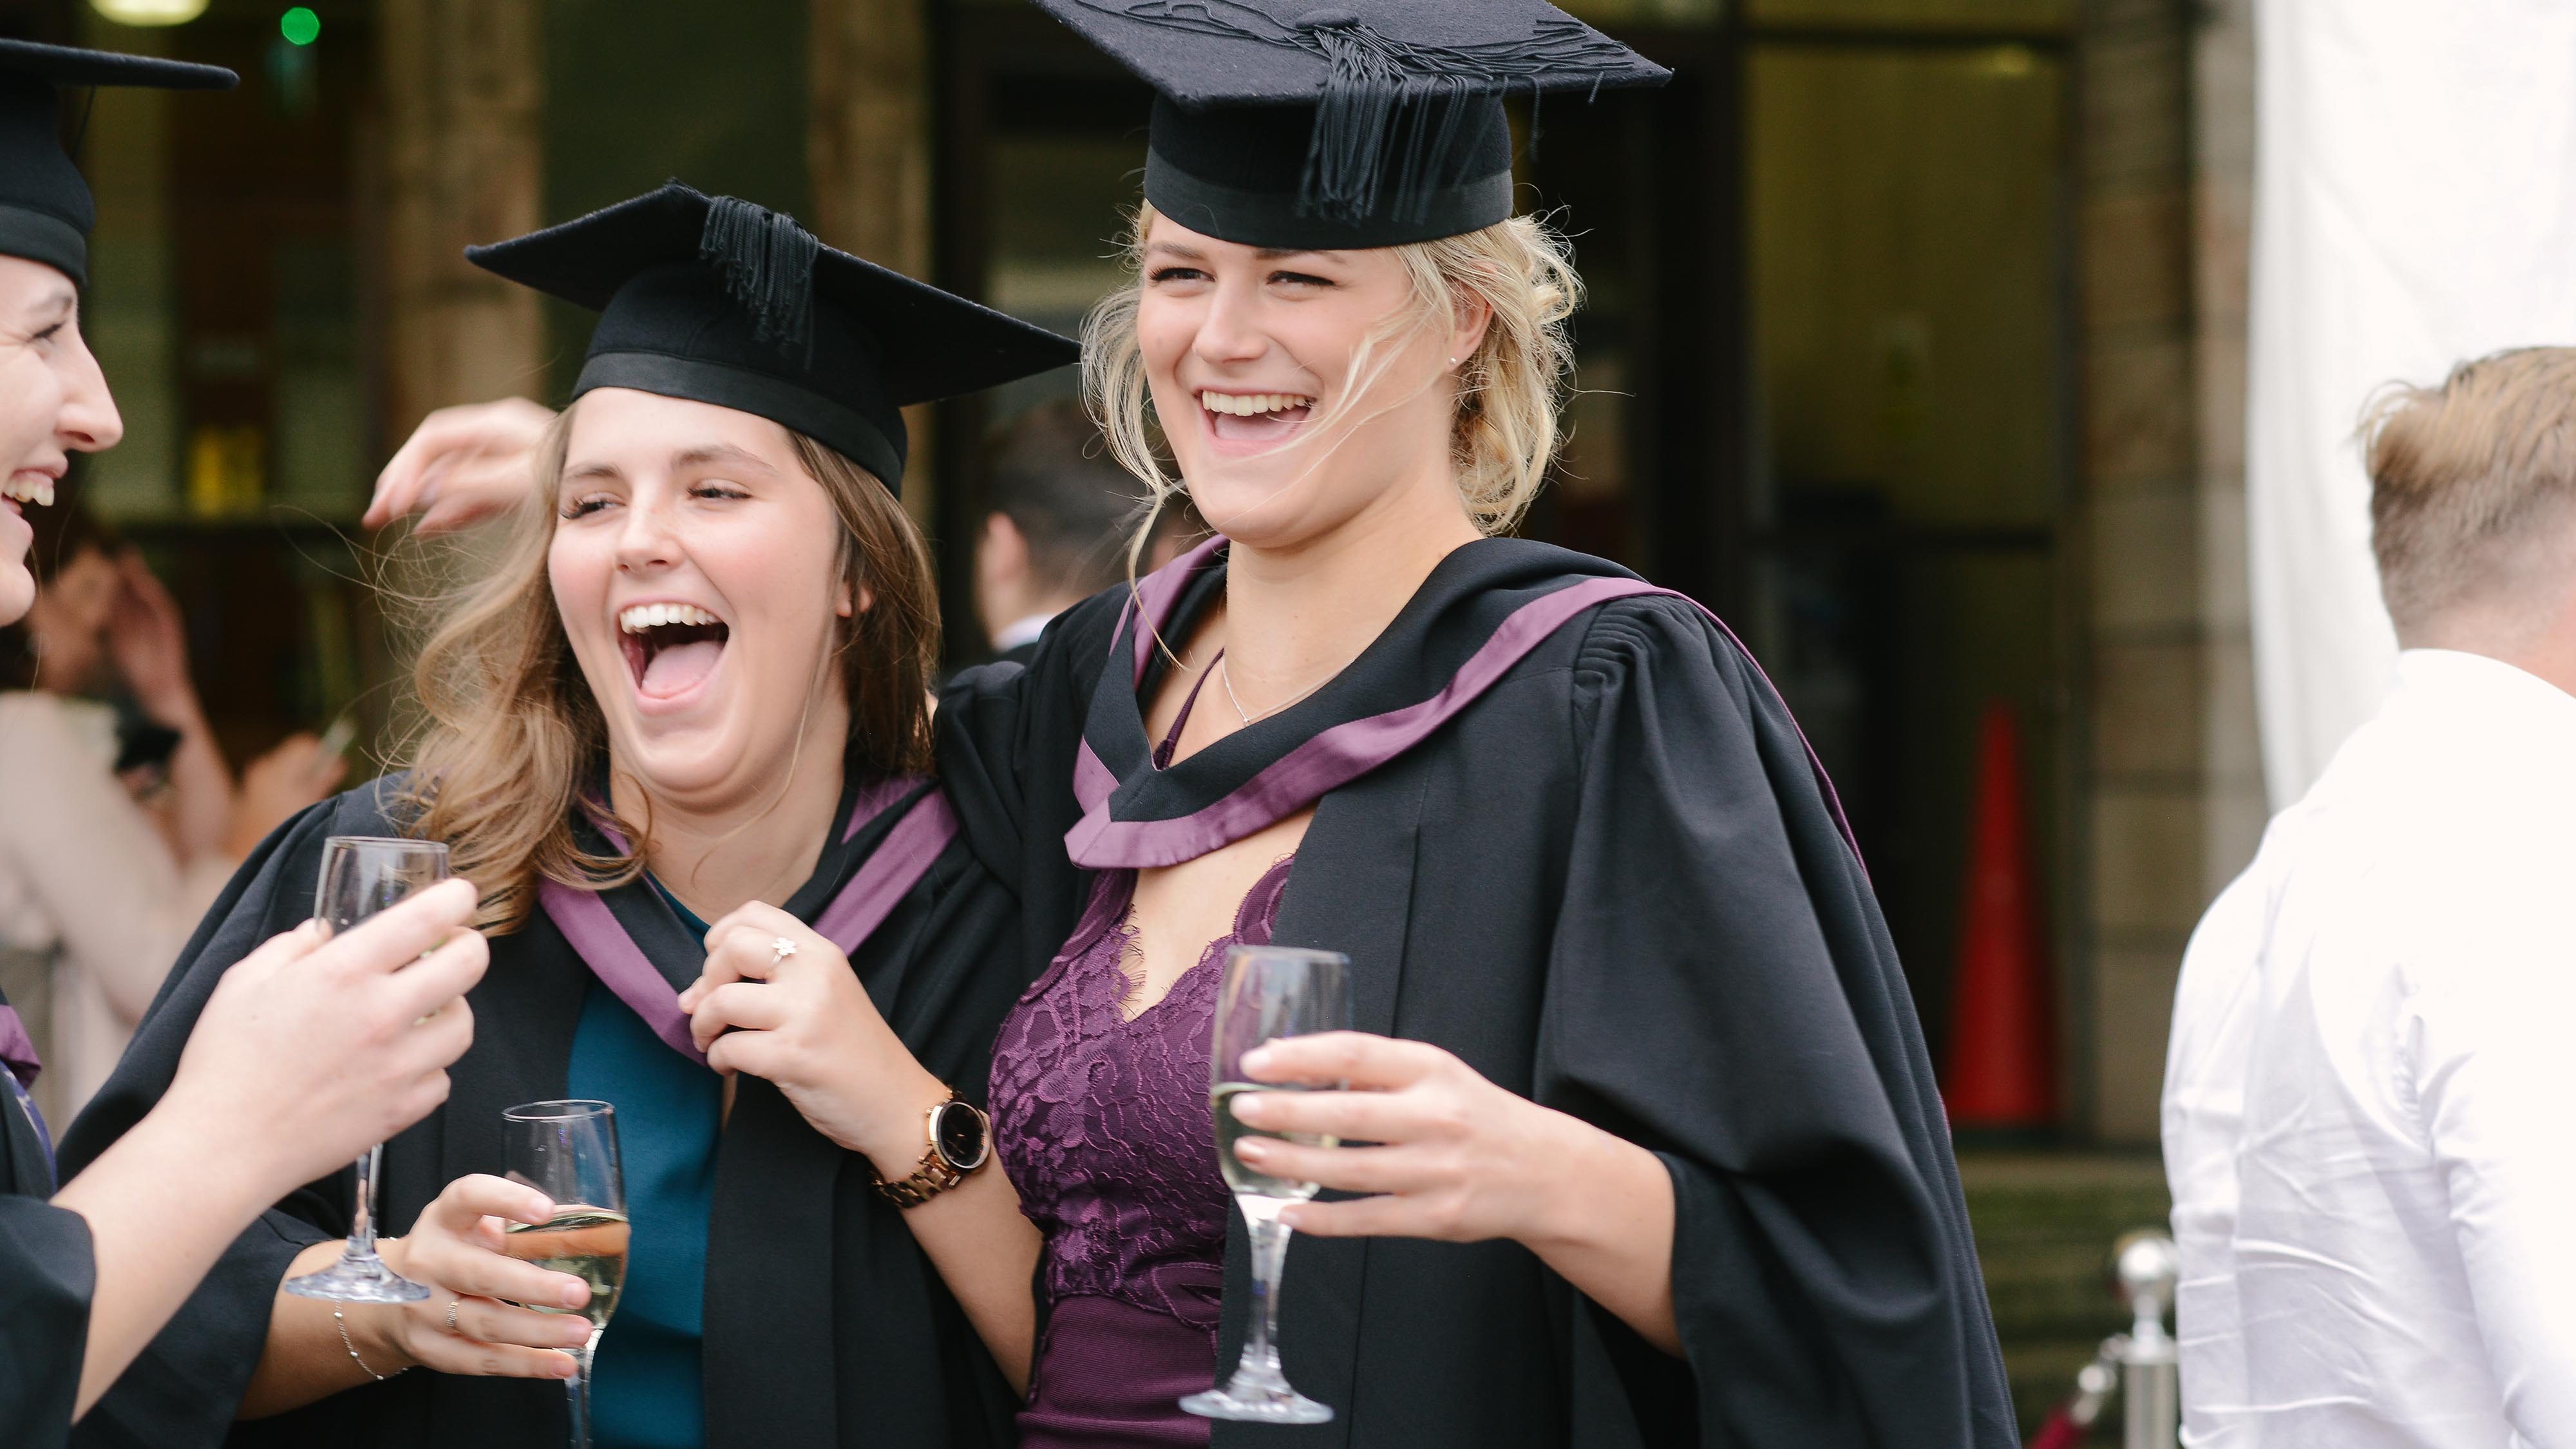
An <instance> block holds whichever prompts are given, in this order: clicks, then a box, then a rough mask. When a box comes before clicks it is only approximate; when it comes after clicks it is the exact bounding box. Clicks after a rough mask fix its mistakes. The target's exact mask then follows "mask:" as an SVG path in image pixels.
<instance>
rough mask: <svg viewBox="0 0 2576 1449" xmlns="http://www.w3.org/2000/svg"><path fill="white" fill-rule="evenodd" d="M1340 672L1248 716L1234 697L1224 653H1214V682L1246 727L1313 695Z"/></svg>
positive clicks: (1219, 651)
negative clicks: (1223, 689) (1220, 686)
mask: <svg viewBox="0 0 2576 1449" xmlns="http://www.w3.org/2000/svg"><path fill="white" fill-rule="evenodd" d="M1346 667H1347V666H1346ZM1341 672H1342V671H1341V670H1339V669H1336V670H1334V671H1333V672H1332V673H1331V674H1327V675H1325V676H1324V677H1323V678H1321V679H1318V680H1316V681H1315V682H1314V683H1312V684H1310V685H1307V686H1306V687H1305V688H1304V689H1301V690H1298V691H1297V692H1296V693H1295V694H1292V695H1290V696H1288V697H1287V698H1286V699H1283V700H1281V701H1279V702H1278V703H1277V704H1274V705H1272V706H1270V707H1269V708H1268V709H1265V710H1263V711H1262V712H1261V713H1259V714H1249V713H1246V712H1245V711H1244V708H1243V701H1242V700H1240V699H1238V698H1236V697H1235V693H1234V671H1233V670H1232V669H1229V668H1227V667H1226V662H1225V651H1224V650H1222V649H1220V650H1218V651H1217V652H1216V673H1217V680H1216V682H1217V683H1219V684H1222V685H1224V686H1225V702H1226V703H1228V704H1230V705H1233V706H1234V713H1235V717H1236V718H1237V719H1240V720H1242V721H1243V722H1244V724H1245V725H1246V726H1247V727H1248V726H1250V725H1251V723H1252V722H1253V721H1254V720H1261V719H1268V718H1270V717H1271V716H1272V715H1274V714H1277V713H1278V712H1279V711H1281V710H1283V709H1286V708H1287V707H1288V706H1290V705H1292V704H1295V703H1296V702H1298V701H1299V700H1301V699H1304V698H1305V697H1306V696H1308V695H1310V694H1313V693H1314V692H1315V691H1316V690H1319V689H1321V688H1323V687H1324V686H1325V685H1327V684H1330V683H1332V682H1333V680H1334V679H1335V678H1337V677H1338V676H1339V675H1340V674H1341Z"/></svg>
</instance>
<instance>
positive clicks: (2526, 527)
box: [2164, 348, 2576, 1449]
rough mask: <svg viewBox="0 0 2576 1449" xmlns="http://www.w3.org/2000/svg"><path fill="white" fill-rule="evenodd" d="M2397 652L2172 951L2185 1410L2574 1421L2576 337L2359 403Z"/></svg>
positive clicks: (2230, 1445)
mask: <svg viewBox="0 0 2576 1449" xmlns="http://www.w3.org/2000/svg"><path fill="white" fill-rule="evenodd" d="M2365 438H2366V442H2367V463H2368V467H2369V472H2370V480H2371V500H2370V508H2371V544H2372V547H2373V550H2374V551H2375V552H2376V554H2377V555H2378V561H2379V574H2380V591H2381V596H2382V597H2383V599H2384V600H2385V601H2386V603H2387V606H2388V613H2389V616H2390V618H2391V619H2392V620H2393V621H2394V622H2395V624H2396V626H2397V638H2398V642H2399V644H2400V646H2401V650H2402V652H2401V653H2400V654H2399V655H2398V658H2397V667H2396V670H2395V674H2394V677H2393V678H2392V680H2391V681H2390V684H2389V687H2388V693H2387V696H2386V698H2385V700H2384V701H2383V702H2382V704H2381V706H2380V711H2379V714H2378V715H2377V717H2376V718H2374V719H2372V720H2371V721H2370V722H2369V723H2368V724H2366V725H2364V726H2362V728H2361V729H2360V730H2358V731H2356V732H2355V733H2354V734H2353V736H2352V737H2351V738H2350V739H2349V740H2347V741H2346V742H2345V743H2344V745H2343V747H2342V748H2341V749H2340V750H2338V751H2337V752H2336V754H2335V757H2334V760H2333V762H2332V764H2331V765H2329V766H2328V768H2327V770H2326V772H2325V774H2324V775H2323V776H2322V777H2320V778H2319V780H2318V781H2317V783H2316V786H2315V787H2314V788H2313V789H2311V790H2310V791H2309V792H2308V793H2307V795H2306V796H2304V797H2303V798H2301V799H2300V800H2299V802H2298V803H2297V804H2295V805H2292V806H2291V807H2290V808H2288V809H2287V810H2284V811H2282V812H2281V813H2280V814H2279V815H2277V816H2275V817H2274V818H2273V820H2272V824H2271V827H2270V828H2269V829H2268V830H2266V831H2265V832H2264V836H2263V847H2262V850H2261V851H2260V853H2258V854H2257V855H2256V856H2255V859H2254V863H2253V865H2252V866H2250V867H2249V868H2248V869H2247V870H2246V872H2245V874H2243V875H2242V876H2239V877H2238V878H2237V879H2236V881H2235V882H2234V883H2233V884H2232V885H2230V886H2229V887H2228V888H2227V889H2226V891H2225V892H2223V893H2222V894H2221V895H2220V896H2219V898H2218V900H2217V902H2216V903H2215V904H2213V905H2212V906H2211V907H2210V908H2209V913H2208V914H2207V915H2206V916H2204V917H2203V918H2202V919H2201V923H2200V927H2199V929H2198V930H2197V931H2195V932H2194V933H2193V935H2192V940H2191V945H2190V948H2189V949H2188V951H2186V952H2185V954H2184V957H2183V966H2182V980H2181V983H2180V986H2179V989H2178V990H2177V992H2176V995H2175V1000H2174V1018H2173V1039H2172V1044H2171V1048H2170V1051H2169V1054H2168V1057H2167V1061H2166V1067H2165V1091H2164V1154H2165V1170H2166V1175H2167V1177H2168V1178H2169V1179H2170V1181H2171V1185H2172V1188H2173V1203H2174V1206H2173V1226H2174V1241H2175V1244H2176V1246H2177V1247H2178V1248H2180V1250H2181V1253H2182V1270H2183V1276H2182V1284H2181V1289H2180V1294H2179V1301H2178V1303H2177V1306H2176V1318H2177V1327H2178V1333H2179V1336H2180V1339H2181V1350H2182V1392H2183V1416H2184V1430H2183V1437H2184V1439H2185V1441H2186V1442H2188V1443H2191V1444H2193V1445H2195V1446H2226V1449H2281V1446H2298V1449H2307V1446H2315V1449H2327V1446H2332V1449H2434V1446H2452V1445H2472V1444H2474V1445H2496V1446H2501V1445H2507V1444H2513V1445H2525V1444H2530V1445H2539V1444H2553V1445H2554V1444H2576V1320H2571V1319H2570V1317H2569V1315H2568V1304H2569V1303H2570V1302H2576V1234H2571V1233H2570V1232H2569V1231H2568V1228H2567V1222H2566V1218H2567V1213H2568V1210H2569V1205H2570V1204H2571V1203H2576V1153H2571V1152H2569V1150H2568V1141H2567V1123H2566V1114H2565V1112H2564V1110H2563V1104H2564V1102H2565V1100H2566V1097H2567V1088H2568V1083H2569V1076H2568V1070H2567V1061H2568V1057H2569V1052H2568V1032H2569V1029H2570V1027H2571V1026H2576V916H2571V915H2570V913H2569V912H2568V909H2567V899H2568V882H2569V881H2570V880H2571V879H2576V698H2570V696H2571V695H2576V348H2534V349H2529V350H2524V351H2517V352H2506V353H2499V354H2497V355H2495V356H2492V357H2487V358H2484V359H2481V360H2479V361H2475V362H2469V363H2463V364H2461V365H2460V366H2459V367H2457V368H2455V369H2453V370H2452V372H2451V375H2450V377H2449V378H2448V379H2446V380H2445V381H2443V382H2442V383H2441V384H2440V385H2438V386H2435V387H2415V388H2404V389H2401V390H2399V391H2397V392H2395V393H2394V394H2392V395H2391V396H2390V397H2388V398H2387V399H2386V400H2385V401H2384V402H2383V403H2382V404H2381V405H2380V406H2379V407H2378V408H2377V409H2376V410H2375V411H2374V413H2373V416H2372V419H2371V422H2370V424H2369V426H2368V428H2367V429H2366V430H2365Z"/></svg>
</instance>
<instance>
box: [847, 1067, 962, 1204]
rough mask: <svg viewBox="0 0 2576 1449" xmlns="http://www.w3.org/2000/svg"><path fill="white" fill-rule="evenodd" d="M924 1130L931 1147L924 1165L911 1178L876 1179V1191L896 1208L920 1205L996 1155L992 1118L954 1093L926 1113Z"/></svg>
mask: <svg viewBox="0 0 2576 1449" xmlns="http://www.w3.org/2000/svg"><path fill="white" fill-rule="evenodd" d="M922 1128H923V1135H924V1136H925V1137H927V1138H929V1140H930V1148H929V1150H928V1151H926V1152H924V1153H922V1154H921V1165H920V1166H919V1167H916V1168H914V1169H913V1171H912V1176H910V1177H907V1178H904V1179H903V1180H901V1181H899V1182H888V1181H886V1180H885V1179H884V1178H882V1177H878V1178H877V1191H879V1192H881V1193H884V1194H885V1195H886V1200H887V1201H889V1202H892V1203H893V1204H894V1205H895V1206H896V1207H904V1208H915V1207H919V1206H921V1205H922V1204H923V1203H926V1202H928V1201H930V1200H931V1199H932V1198H934V1197H937V1196H939V1195H940V1194H941V1193H943V1192H946V1191H947V1190H948V1189H950V1188H952V1187H955V1186H956V1185H957V1184H959V1183H961V1182H964V1181H965V1180H966V1177H967V1175H968V1174H969V1173H972V1172H973V1171H974V1170H975V1169H976V1168H979V1167H981V1166H983V1165H984V1162H985V1160H986V1159H987V1158H990V1157H991V1156H992V1155H993V1127H992V1119H990V1118H988V1117H986V1116H985V1115H984V1109H982V1108H981V1107H978V1106H976V1105H975V1104H974V1103H972V1102H961V1101H959V1100H958V1098H957V1094H956V1093H955V1092H951V1093H949V1094H948V1100H947V1101H945V1102H942V1103H940V1104H939V1105H937V1106H935V1107H933V1108H931V1109H930V1110H929V1111H928V1112H927V1113H925V1114H923V1118H922ZM869 1173H870V1175H871V1176H874V1175H875V1169H874V1168H873V1167H871V1168H870V1169H869Z"/></svg>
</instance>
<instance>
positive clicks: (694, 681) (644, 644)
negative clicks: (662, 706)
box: [617, 603, 733, 704]
mask: <svg viewBox="0 0 2576 1449" xmlns="http://www.w3.org/2000/svg"><path fill="white" fill-rule="evenodd" d="M617 633H618V642H619V644H620V645H621V646H622V647H623V648H624V650H625V652H626V668H627V670H628V672H629V673H631V674H632V675H633V676H634V679H635V692H636V694H637V695H638V696H639V697H640V698H641V699H642V700H644V701H645V702H646V703H648V704H652V703H677V702H679V701H681V700H683V699H686V698H687V697H688V696H690V695H691V694H694V693H695V692H697V690H698V689H700V688H701V687H702V686H704V685H705V684H706V682H707V681H708V680H709V679H710V678H712V677H714V675H715V672H716V666H717V665H718V664H721V663H723V662H724V651H725V643H726V641H727V640H729V639H730V638H731V637H732V636H733V629H732V626H731V625H728V624H727V623H725V621H724V620H722V619H720V618H717V617H716V616H715V615H714V614H713V613H711V612H709V611H707V610H705V609H702V608H700V607H698V606H697V605H695V604H683V603H652V604H629V605H627V606H626V607H625V608H623V609H620V610H618V611H617Z"/></svg>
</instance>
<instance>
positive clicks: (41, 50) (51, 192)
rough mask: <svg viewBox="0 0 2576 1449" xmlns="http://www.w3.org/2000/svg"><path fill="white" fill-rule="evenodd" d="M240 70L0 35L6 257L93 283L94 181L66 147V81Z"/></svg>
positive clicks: (2, 252) (180, 85)
mask: <svg viewBox="0 0 2576 1449" xmlns="http://www.w3.org/2000/svg"><path fill="white" fill-rule="evenodd" d="M240 81H241V77H240V76H237V75H235V74H233V73H232V72H231V71H228V70H225V69H223V68H221V67H219V66H211V65H190V64H189V63H187V62H186V61H178V60H162V59H160V58H159V57H157V56H149V55H119V54H117V53H116V52H115V51H111V50H80V49H76V48H74V47H72V46H68V45H39V44H37V43H36V42H34V41H32V40H0V256H12V257H25V258H27V259H28V260H29V261H36V262H43V263H44V264H45V265H46V266H49V267H52V268H55V269H56V270H58V271H60V272H62V273H63V274H64V275H66V276H68V277H70V278H71V279H72V281H73V282H74V283H75V284H76V285H79V286H81V287H87V286H88V285H89V231H90V227H91V226H92V225H94V224H95V223H96V222H97V220H98V207H97V205H96V204H95V203H94V202H93V201H91V199H90V194H89V183H88V182H86V181H84V180H82V179H81V174H80V168H79V167H77V166H74V165H73V164H72V158H71V156H70V155H69V154H68V153H67V152H65V151H64V150H63V131H62V124H63V108H62V98H61V91H60V89H59V88H61V87H65V86H150V87H153V88H155V89H159V90H174V91H223V90H230V89H232V88H233V87H234V86H235V85H237V84H239V83H240Z"/></svg>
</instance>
